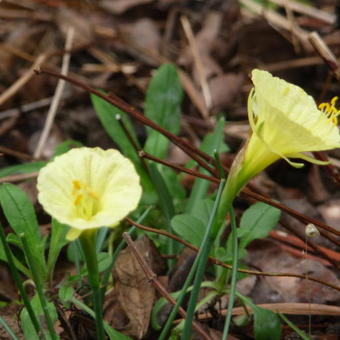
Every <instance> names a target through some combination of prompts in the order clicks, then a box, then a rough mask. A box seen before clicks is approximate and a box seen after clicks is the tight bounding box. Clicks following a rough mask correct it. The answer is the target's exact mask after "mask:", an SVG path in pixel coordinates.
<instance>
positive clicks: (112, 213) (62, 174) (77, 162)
mask: <svg viewBox="0 0 340 340" xmlns="http://www.w3.org/2000/svg"><path fill="white" fill-rule="evenodd" d="M37 186H38V191H39V194H38V200H39V202H40V204H41V205H42V206H43V208H44V209H45V211H46V212H47V213H49V214H50V215H51V216H53V217H54V218H56V219H57V220H58V221H59V222H61V223H64V224H67V225H69V226H70V227H71V229H70V231H69V232H68V234H67V239H68V240H70V241H71V240H74V239H76V238H77V237H79V236H80V234H81V233H82V232H83V231H85V230H89V229H96V228H100V227H104V226H106V227H113V226H115V225H117V224H118V223H119V221H120V220H122V219H123V218H124V217H125V216H126V215H127V214H128V213H129V212H131V211H132V210H134V209H135V208H136V207H137V204H138V202H139V199H140V197H141V193H142V189H141V186H140V184H139V176H138V174H137V173H136V170H135V168H134V166H133V164H132V163H131V161H130V160H129V159H127V158H125V157H124V156H123V155H122V154H121V153H120V152H119V151H117V150H112V149H110V150H106V151H105V150H102V149H100V148H85V147H83V148H78V149H72V150H70V151H68V152H67V153H65V154H63V155H61V156H58V157H56V158H55V159H54V160H53V161H52V162H51V163H49V164H47V165H46V166H45V167H44V168H43V169H41V171H40V173H39V176H38V185H37Z"/></svg>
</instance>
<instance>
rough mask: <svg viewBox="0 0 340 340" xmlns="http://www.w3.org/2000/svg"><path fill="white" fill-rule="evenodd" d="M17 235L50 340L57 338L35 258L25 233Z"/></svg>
mask: <svg viewBox="0 0 340 340" xmlns="http://www.w3.org/2000/svg"><path fill="white" fill-rule="evenodd" d="M19 237H20V240H21V242H22V245H23V247H24V251H25V255H26V259H27V262H28V265H29V267H30V269H31V272H32V277H33V280H34V283H35V286H36V289H37V293H38V297H39V300H40V304H41V307H42V310H43V313H44V315H45V319H46V323H47V329H48V332H49V334H50V336H51V338H52V340H57V339H58V337H57V334H56V332H55V331H54V327H53V322H52V319H51V316H50V313H49V310H48V304H47V300H46V297H45V294H44V287H43V283H42V282H41V277H40V276H39V271H38V266H37V263H36V262H35V258H34V256H33V254H32V252H31V249H30V247H29V245H28V243H27V240H26V237H25V234H20V235H19Z"/></svg>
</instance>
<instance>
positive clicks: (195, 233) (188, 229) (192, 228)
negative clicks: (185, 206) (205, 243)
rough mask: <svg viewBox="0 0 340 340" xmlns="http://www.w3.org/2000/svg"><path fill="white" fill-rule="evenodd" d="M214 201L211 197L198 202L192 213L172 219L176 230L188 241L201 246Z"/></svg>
mask: <svg viewBox="0 0 340 340" xmlns="http://www.w3.org/2000/svg"><path fill="white" fill-rule="evenodd" d="M213 206H214V202H213V201H212V200H210V199H206V200H200V201H198V202H197V205H196V206H195V209H194V211H193V212H192V214H180V215H176V216H175V217H174V218H173V219H172V220H171V226H172V228H173V229H174V231H175V232H176V233H177V234H178V235H180V236H181V237H182V238H184V239H185V240H186V241H188V242H190V243H192V244H194V245H195V246H197V247H199V246H200V245H201V243H202V240H203V236H204V233H205V231H206V228H207V225H208V222H209V216H210V214H211V212H212V208H213Z"/></svg>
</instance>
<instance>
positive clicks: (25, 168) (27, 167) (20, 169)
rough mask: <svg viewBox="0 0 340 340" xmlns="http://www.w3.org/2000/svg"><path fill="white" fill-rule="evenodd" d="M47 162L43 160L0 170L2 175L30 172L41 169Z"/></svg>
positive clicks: (0, 175)
mask: <svg viewBox="0 0 340 340" xmlns="http://www.w3.org/2000/svg"><path fill="white" fill-rule="evenodd" d="M46 164H47V162H43V161H41V162H32V163H24V164H18V165H12V166H8V167H6V168H3V169H1V170H0V177H6V176H10V175H15V174H29V173H31V172H36V171H39V170H40V169H41V168H42V167H44V166H45V165H46Z"/></svg>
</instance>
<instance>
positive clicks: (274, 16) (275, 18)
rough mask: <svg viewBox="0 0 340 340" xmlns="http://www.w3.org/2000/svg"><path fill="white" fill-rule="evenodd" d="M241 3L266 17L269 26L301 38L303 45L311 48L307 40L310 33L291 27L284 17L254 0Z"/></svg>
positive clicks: (244, 0)
mask: <svg viewBox="0 0 340 340" xmlns="http://www.w3.org/2000/svg"><path fill="white" fill-rule="evenodd" d="M239 2H240V3H241V4H242V5H243V6H245V7H246V8H247V9H250V10H251V11H252V12H255V13H256V14H257V15H259V16H262V17H264V18H265V19H266V20H267V21H268V22H269V24H272V25H273V26H275V27H279V28H283V29H285V30H287V31H289V32H292V33H294V34H295V36H296V37H298V38H299V40H300V41H301V43H303V44H304V47H307V48H308V47H310V46H309V45H310V44H309V43H308V38H307V36H308V32H307V31H306V30H303V29H302V28H300V27H296V26H295V27H291V25H290V22H289V20H287V19H286V18H285V17H284V16H282V15H280V14H278V13H277V12H274V11H272V10H269V9H266V8H265V7H264V6H261V5H259V4H257V3H255V2H254V1H252V0H239ZM306 43H308V46H306Z"/></svg>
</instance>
